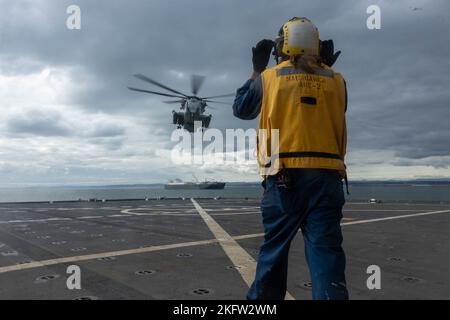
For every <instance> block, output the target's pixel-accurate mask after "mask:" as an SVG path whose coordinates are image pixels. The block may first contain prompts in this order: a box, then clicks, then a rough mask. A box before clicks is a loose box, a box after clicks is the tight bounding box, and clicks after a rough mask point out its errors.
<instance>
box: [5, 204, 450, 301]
mask: <svg viewBox="0 0 450 320" xmlns="http://www.w3.org/2000/svg"><path fill="white" fill-rule="evenodd" d="M197 202H198V204H199V205H200V206H201V207H202V208H203V209H204V210H205V211H206V213H207V214H209V215H210V217H211V218H212V219H213V220H214V221H215V222H217V223H218V224H219V225H220V227H221V228H223V229H224V230H225V231H226V232H227V233H228V234H229V235H230V236H231V237H233V238H234V239H235V240H236V241H237V243H238V244H239V246H240V247H242V248H243V249H244V250H245V252H246V253H248V254H249V255H251V256H252V257H253V258H255V259H256V258H257V255H258V249H259V246H260V244H261V242H262V234H261V233H262V232H263V228H262V224H261V217H260V210H259V200H258V199H250V200H244V199H242V200H241V199H219V200H214V199H197ZM441 211H442V212H441ZM429 212H431V214H427V215H415V214H418V213H429ZM405 215H412V216H405ZM399 216H404V217H400V218H397V219H382V220H378V221H377V220H376V221H371V219H378V218H389V217H399ZM365 220H367V221H365ZM358 221H359V222H363V223H357V224H355V222H358ZM449 230H450V205H449V204H405V203H392V204H389V203H380V204H368V203H347V204H346V206H345V208H344V220H343V233H344V249H345V251H346V255H347V282H348V287H349V292H350V297H351V298H352V299H450V268H449V266H450V232H449ZM236 237H237V238H236ZM219 240H220V239H219ZM219 240H218V239H216V237H215V235H214V233H213V232H212V231H211V229H210V228H209V227H208V225H207V224H206V223H205V221H204V219H203V218H202V216H201V215H200V214H199V212H198V211H197V209H196V208H195V207H194V205H193V203H192V202H191V200H190V199H185V200H182V199H179V200H178V199H163V200H149V201H137V200H135V201H108V202H66V203H26V204H19V203H18V204H0V299H75V298H90V299H244V298H245V294H246V292H247V290H248V286H247V284H246V283H245V281H244V280H243V277H241V273H242V272H243V270H242V268H241V269H240V267H239V266H238V267H237V268H236V267H233V263H232V260H231V259H230V256H229V255H227V253H226V251H225V250H224V249H223V248H222V246H221V244H220V241H219ZM125 250H128V251H125ZM92 254H98V255H93V256H89V255H92ZM111 257H112V258H111ZM60 258H69V259H66V260H54V259H60ZM36 262H39V263H36ZM69 265H77V266H79V267H80V268H81V279H82V281H81V283H82V289H81V290H68V289H67V286H66V280H67V277H68V276H69V275H68V274H67V273H66V269H67V267H68V266H69ZM369 265H378V266H380V268H381V272H382V277H381V285H382V288H381V290H368V289H367V287H366V279H367V278H368V276H369V275H368V274H367V273H366V269H367V267H368V266H369ZM140 271H144V272H141V274H140ZM142 273H143V274H142ZM42 276H50V277H48V278H45V277H44V279H42V278H40V277H42ZM197 289H206V290H201V291H196V290H197ZM288 291H289V293H290V294H291V295H292V296H293V297H294V298H295V299H301V300H305V299H311V289H310V287H309V274H308V269H307V266H306V264H305V259H304V254H303V239H302V236H301V234H300V233H299V235H298V236H297V237H296V239H295V240H294V242H293V244H292V247H291V252H290V261H289V282H288Z"/></svg>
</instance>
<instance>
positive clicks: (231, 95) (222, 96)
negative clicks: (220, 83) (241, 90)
mask: <svg viewBox="0 0 450 320" xmlns="http://www.w3.org/2000/svg"><path fill="white" fill-rule="evenodd" d="M235 96H236V93H229V94H223V95H220V96H213V97H205V98H203V99H215V98H228V97H235Z"/></svg>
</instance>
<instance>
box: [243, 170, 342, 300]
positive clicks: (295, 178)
mask: <svg viewBox="0 0 450 320" xmlns="http://www.w3.org/2000/svg"><path fill="white" fill-rule="evenodd" d="M285 172H287V174H288V176H289V181H290V182H289V184H288V186H282V185H280V184H279V183H277V181H276V178H275V177H273V176H270V177H268V178H267V179H266V180H265V181H264V182H263V187H264V196H263V199H262V202H261V212H262V218H263V224H264V242H263V244H262V246H261V248H260V252H259V256H258V264H257V268H256V275H255V280H254V282H253V284H252V286H251V287H250V290H249V291H248V294H247V299H249V300H283V299H284V297H285V295H286V282H287V272H288V255H289V248H290V245H291V241H292V239H293V238H294V237H295V235H296V234H297V233H298V230H299V229H301V231H302V234H303V239H304V243H305V256H306V262H307V263H308V267H309V271H310V276H311V282H312V298H313V299H326V300H331V299H341V300H346V299H348V292H347V288H346V281H345V254H344V251H343V249H342V246H341V245H342V233H341V227H340V221H341V219H342V207H343V205H344V203H345V197H344V191H343V184H342V180H341V178H340V177H339V173H338V172H337V171H335V170H327V169H286V170H285Z"/></svg>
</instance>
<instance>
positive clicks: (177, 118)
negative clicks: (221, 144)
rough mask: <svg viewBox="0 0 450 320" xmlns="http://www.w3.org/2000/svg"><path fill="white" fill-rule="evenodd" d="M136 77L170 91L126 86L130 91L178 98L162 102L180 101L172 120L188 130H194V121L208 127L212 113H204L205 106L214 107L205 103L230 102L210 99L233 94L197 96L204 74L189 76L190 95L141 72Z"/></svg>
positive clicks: (173, 112) (172, 102)
mask: <svg viewBox="0 0 450 320" xmlns="http://www.w3.org/2000/svg"><path fill="white" fill-rule="evenodd" d="M134 76H135V77H136V78H138V79H140V80H142V81H145V82H148V83H150V84H153V85H155V86H158V87H160V88H162V89H164V90H167V91H169V92H171V93H163V92H156V91H149V90H144V89H138V88H132V87H128V89H130V90H132V91H138V92H144V93H150V94H156V95H160V96H165V97H171V98H179V99H178V100H170V101H164V103H167V104H175V103H180V104H181V108H180V110H181V111H179V112H177V111H175V110H173V111H172V114H173V119H172V122H173V124H174V125H176V126H177V128H178V129H181V128H184V129H186V130H187V131H189V132H194V130H195V129H196V128H194V122H195V121H199V122H201V124H202V128H208V127H209V124H210V122H211V118H212V115H210V114H209V115H206V114H204V112H205V109H206V107H208V108H211V109H214V108H212V107H210V106H208V104H207V103H218V104H228V105H229V104H230V103H226V102H222V101H215V100H211V99H216V98H226V97H234V96H235V94H234V93H231V94H223V95H218V96H212V97H205V98H201V97H198V96H197V94H198V91H199V90H200V88H201V86H202V85H203V82H204V81H205V77H204V76H199V75H192V76H191V89H192V95H191V96H189V95H186V94H184V93H182V92H180V91H177V90H174V89H172V88H169V87H167V86H165V85H163V84H161V83H159V82H156V81H155V80H153V79H150V78H148V77H146V76H144V75H142V74H135V75H134Z"/></svg>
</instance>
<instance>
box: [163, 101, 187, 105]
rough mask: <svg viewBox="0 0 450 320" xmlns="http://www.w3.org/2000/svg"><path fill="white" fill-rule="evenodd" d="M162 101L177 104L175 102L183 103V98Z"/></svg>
mask: <svg viewBox="0 0 450 320" xmlns="http://www.w3.org/2000/svg"><path fill="white" fill-rule="evenodd" d="M163 102H164V103H167V104H177V103H183V102H184V100H171V101H163Z"/></svg>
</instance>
